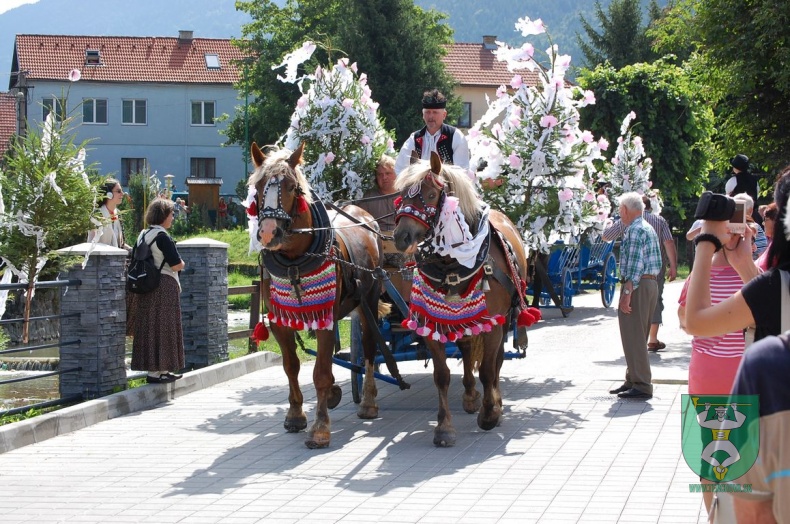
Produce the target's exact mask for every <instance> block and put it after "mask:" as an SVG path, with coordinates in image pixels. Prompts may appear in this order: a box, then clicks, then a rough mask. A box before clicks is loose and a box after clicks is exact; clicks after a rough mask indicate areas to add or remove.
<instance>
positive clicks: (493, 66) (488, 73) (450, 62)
mask: <svg viewBox="0 0 790 524" xmlns="http://www.w3.org/2000/svg"><path fill="white" fill-rule="evenodd" d="M442 61H443V62H444V65H445V67H446V68H447V72H448V73H450V74H451V75H452V77H453V78H454V79H455V80H456V81H457V82H458V83H459V84H460V85H462V86H464V85H467V86H494V87H499V86H500V85H502V84H505V85H509V84H510V81H511V80H512V79H513V75H515V74H516V73H513V72H510V71H508V70H507V65H506V64H505V62H500V61H499V60H497V59H496V56H494V52H493V50H491V49H486V48H485V46H484V45H483V44H482V43H480V44H471V43H461V42H456V43H455V44H452V45H450V46H448V48H447V55H446V56H445V57H444V58H443V59H442ZM518 74H520V75H521V77H522V79H523V81H524V83H526V84H527V85H531V86H534V85H537V84H538V74H537V73H535V72H533V71H529V70H528V69H524V70H522V71H518Z"/></svg>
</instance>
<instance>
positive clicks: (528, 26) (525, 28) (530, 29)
mask: <svg viewBox="0 0 790 524" xmlns="http://www.w3.org/2000/svg"><path fill="white" fill-rule="evenodd" d="M516 29H519V30H521V36H530V35H540V34H542V33H545V32H546V26H544V25H543V20H541V19H540V18H538V19H537V20H530V19H529V17H524V18H519V20H518V22H517V23H516Z"/></svg>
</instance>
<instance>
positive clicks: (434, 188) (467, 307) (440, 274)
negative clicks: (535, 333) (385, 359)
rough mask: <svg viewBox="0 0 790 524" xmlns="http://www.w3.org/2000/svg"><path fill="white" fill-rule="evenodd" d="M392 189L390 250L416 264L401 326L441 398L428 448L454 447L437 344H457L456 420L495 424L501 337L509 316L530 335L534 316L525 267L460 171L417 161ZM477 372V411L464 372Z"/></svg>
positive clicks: (515, 239) (514, 241)
mask: <svg viewBox="0 0 790 524" xmlns="http://www.w3.org/2000/svg"><path fill="white" fill-rule="evenodd" d="M395 187H396V189H397V190H398V191H400V194H401V196H400V200H399V201H396V207H397V213H396V219H395V220H396V224H397V225H396V227H395V233H394V238H395V246H396V247H397V248H398V250H400V251H402V252H404V253H407V254H415V256H416V259H417V271H415V275H414V283H413V285H412V291H411V297H410V305H409V318H408V319H406V320H404V322H403V325H404V327H407V328H409V329H412V330H414V331H415V333H416V334H418V335H420V336H422V337H423V338H424V339H425V343H426V345H427V346H428V348H429V350H430V352H431V356H432V358H433V366H434V382H435V384H436V388H437V390H438V392H439V414H438V419H439V420H438V425H437V426H436V428H435V430H434V437H433V442H434V444H435V445H436V446H440V447H446V446H452V445H454V444H455V440H456V431H455V428H454V426H453V422H452V415H451V413H450V407H449V404H448V400H447V390H448V387H449V384H450V370H449V368H448V367H447V362H446V352H445V348H444V344H445V342H447V341H454V342H456V344H457V345H458V347H459V349H460V351H461V355H462V357H463V363H464V379H463V384H464V395H463V404H464V410H465V411H467V412H468V413H474V412H476V411H478V416H477V424H478V426H480V428H482V429H485V430H490V429H492V428H494V427H496V426H497V424H499V420H500V417H501V415H502V396H501V393H500V390H499V372H500V369H501V366H502V361H503V358H504V340H505V330H506V329H508V327H509V326H510V325H511V322H512V319H513V318H515V317H516V316H517V318H518V323H519V326H527V325H531V324H532V323H534V322H536V321H537V320H539V319H540V311H539V310H537V309H534V308H528V307H527V306H526V303H525V301H524V291H525V289H526V278H527V259H526V253H525V250H524V247H523V244H522V242H521V238H520V235H519V233H518V231H517V230H516V227H515V226H514V225H513V223H512V222H511V221H510V220H509V219H508V218H507V217H506V216H505V215H504V214H502V213H500V212H498V211H494V210H489V208H488V206H487V205H486V204H485V203H483V202H482V201H481V200H480V199H479V198H478V196H477V193H476V191H475V188H474V185H473V183H472V181H471V180H470V179H469V177H468V176H467V174H466V172H465V171H464V170H462V169H460V168H457V167H454V166H442V163H441V160H440V159H439V157H438V155H436V154H433V155H431V161H430V164H428V162H426V161H419V162H417V163H414V164H412V165H411V166H410V167H408V168H407V169H406V170H404V171H402V172H401V173H400V174H399V175H398V178H397V179H396V181H395ZM480 350H482V356H481V355H479V353H480ZM473 361H474V362H473ZM477 363H479V374H480V382H481V383H482V385H483V398H482V401H481V399H480V393H479V392H478V391H477V390H476V388H475V378H474V375H473V372H472V371H473V367H474V365H475V364H477Z"/></svg>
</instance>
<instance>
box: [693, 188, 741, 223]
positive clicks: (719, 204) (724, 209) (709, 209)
mask: <svg viewBox="0 0 790 524" xmlns="http://www.w3.org/2000/svg"><path fill="white" fill-rule="evenodd" d="M735 205H736V202H735V200H734V199H733V198H730V197H728V196H727V195H719V194H716V193H711V192H710V191H705V192H704V193H702V195H701V196H700V198H699V202H698V203H697V210H696V211H694V218H696V219H702V220H713V221H723V220H731V219H732V218H733V215H734V214H735ZM743 214H744V213H743V204H742V203H741V216H743ZM744 220H745V217H744Z"/></svg>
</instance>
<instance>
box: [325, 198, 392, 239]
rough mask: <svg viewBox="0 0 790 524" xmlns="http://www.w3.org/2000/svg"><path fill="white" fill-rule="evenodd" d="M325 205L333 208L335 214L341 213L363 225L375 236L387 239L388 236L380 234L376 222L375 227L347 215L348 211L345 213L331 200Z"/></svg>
mask: <svg viewBox="0 0 790 524" xmlns="http://www.w3.org/2000/svg"><path fill="white" fill-rule="evenodd" d="M326 206H327V207H328V208H329V209H333V210H335V211H337V214H339V215H343V216H344V217H346V218H347V219H349V220H351V221H352V222H354V223H355V224H359V225H360V226H362V227H364V228H365V229H367V230H368V231H370V232H371V233H373V234H374V235H376V236H377V237H380V238H382V239H385V238H386V239H387V240H388V239H389V238H388V237H385V236H384V235H382V234H381V231H379V228H378V224H377V223H376V227H370V224H369V223H366V222H362V221H360V220H359V219H357V218H356V217H353V216H351V215H349V214H348V213H346V212H345V211H343V210H342V209H341V208H340V207H338V206H336V205H335V204H333V203H332V202H329V203H328V204H326Z"/></svg>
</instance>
